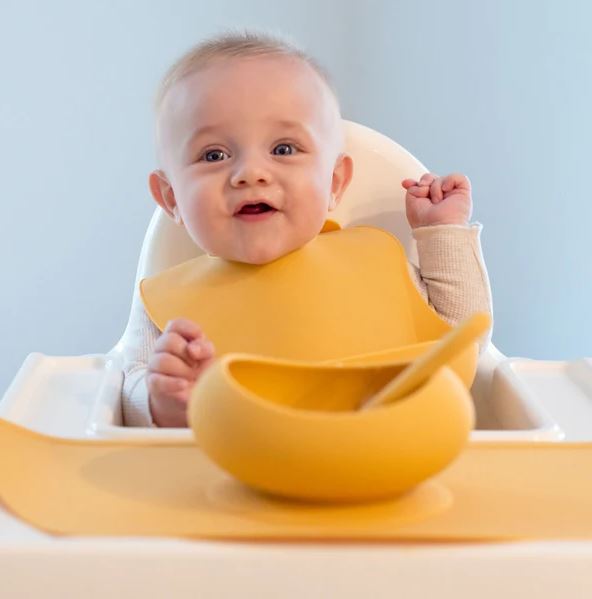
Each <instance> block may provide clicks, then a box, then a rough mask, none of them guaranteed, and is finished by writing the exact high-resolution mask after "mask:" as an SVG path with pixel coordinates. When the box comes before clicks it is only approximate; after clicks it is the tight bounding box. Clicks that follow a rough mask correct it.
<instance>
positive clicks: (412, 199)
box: [401, 173, 473, 229]
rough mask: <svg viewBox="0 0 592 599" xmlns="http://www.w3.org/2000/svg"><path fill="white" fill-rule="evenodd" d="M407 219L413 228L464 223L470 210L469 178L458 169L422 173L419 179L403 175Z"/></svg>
mask: <svg viewBox="0 0 592 599" xmlns="http://www.w3.org/2000/svg"><path fill="white" fill-rule="evenodd" d="M401 185H402V186H403V187H404V188H405V189H406V190H407V193H406V194H405V206H406V210H407V220H408V221H409V224H410V225H411V227H412V228H413V229H415V228H417V227H425V226H429V225H466V224H468V222H469V219H470V218H471V213H472V210H473V206H472V198H471V182H470V181H469V179H468V177H466V176H465V175H463V174H461V173H453V174H451V175H447V176H446V177H438V176H437V175H435V174H433V173H425V174H424V175H422V176H421V178H420V179H419V181H415V180H414V179H404V180H403V181H402V182H401Z"/></svg>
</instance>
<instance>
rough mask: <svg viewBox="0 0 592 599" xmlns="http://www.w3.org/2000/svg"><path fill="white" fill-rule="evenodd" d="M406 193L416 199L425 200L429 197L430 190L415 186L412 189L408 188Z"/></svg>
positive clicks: (425, 187)
mask: <svg viewBox="0 0 592 599" xmlns="http://www.w3.org/2000/svg"><path fill="white" fill-rule="evenodd" d="M407 193H408V194H409V195H412V196H413V197H416V198H427V197H429V195H430V188H429V187H427V186H426V185H422V186H421V187H418V186H417V185H415V186H413V187H410V188H409V189H408V190H407Z"/></svg>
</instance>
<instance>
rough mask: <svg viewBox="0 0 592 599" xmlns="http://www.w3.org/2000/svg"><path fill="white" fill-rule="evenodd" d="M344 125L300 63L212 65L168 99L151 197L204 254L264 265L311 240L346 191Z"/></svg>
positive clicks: (271, 60) (255, 60)
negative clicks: (183, 226) (173, 217)
mask: <svg viewBox="0 0 592 599" xmlns="http://www.w3.org/2000/svg"><path fill="white" fill-rule="evenodd" d="M341 127H342V124H341V119H340V117H339V111H338V108H337V104H336V102H335V100H334V98H333V97H332V95H331V93H330V92H329V90H328V89H327V88H326V86H325V84H324V83H323V82H322V80H321V79H320V77H319V76H318V75H317V74H316V73H315V71H314V70H313V69H312V68H311V67H309V66H308V65H307V64H306V63H304V62H302V61H299V60H296V59H293V58H287V57H275V56H274V57H269V56H267V57H249V58H237V59H223V60H219V61H217V62H216V63H214V64H213V65H210V66H209V67H207V68H206V69H204V70H201V71H198V72H196V73H193V74H191V75H189V76H188V77H186V78H185V79H183V80H181V81H180V82H178V83H177V84H175V85H174V86H173V88H172V89H171V90H170V91H169V93H168V94H167V96H166V98H165V100H164V104H163V108H162V111H161V115H160V118H159V121H158V125H157V143H158V145H159V149H160V154H161V159H162V166H163V170H162V171H156V172H155V173H153V174H152V175H151V179H150V185H151V189H152V193H153V195H154V196H155V199H156V200H157V201H158V202H159V204H161V206H163V208H165V210H167V212H169V214H171V215H173V216H176V217H177V219H178V220H179V219H180V220H182V222H183V223H184V225H185V227H186V228H187V231H188V233H189V235H190V236H191V237H192V239H193V240H194V241H195V242H196V243H197V245H199V246H200V247H201V248H202V249H203V250H205V251H206V252H208V253H209V254H212V255H215V256H220V257H222V258H225V259H228V260H235V261H240V262H247V263H252V264H263V263H266V262H270V261H272V260H275V259H276V258H279V257H280V256H283V255H285V254H287V253H289V252H291V251H293V250H295V249H297V248H299V247H301V246H303V245H304V244H306V243H307V242H308V241H310V240H311V239H313V238H314V237H315V236H316V235H317V234H318V233H319V231H320V230H321V228H322V226H323V223H324V221H325V219H326V217H327V213H328V211H330V210H332V209H333V208H334V207H335V206H336V205H337V203H338V202H339V200H340V198H341V195H342V194H343V192H344V191H345V188H346V187H347V184H348V183H349V180H350V178H351V172H352V164H351V159H350V158H349V157H348V156H345V155H344V154H342V130H341ZM159 198H160V199H159Z"/></svg>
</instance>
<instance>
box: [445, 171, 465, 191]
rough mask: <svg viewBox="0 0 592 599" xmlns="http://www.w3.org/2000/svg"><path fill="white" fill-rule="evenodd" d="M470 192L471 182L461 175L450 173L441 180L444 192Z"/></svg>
mask: <svg viewBox="0 0 592 599" xmlns="http://www.w3.org/2000/svg"><path fill="white" fill-rule="evenodd" d="M455 188H456V189H463V190H466V191H470V190H471V182H470V181H469V178H468V177H467V176H466V175H463V174H461V173H452V174H451V175H447V176H446V177H444V179H442V190H443V191H444V192H448V191H452V190H453V189H455Z"/></svg>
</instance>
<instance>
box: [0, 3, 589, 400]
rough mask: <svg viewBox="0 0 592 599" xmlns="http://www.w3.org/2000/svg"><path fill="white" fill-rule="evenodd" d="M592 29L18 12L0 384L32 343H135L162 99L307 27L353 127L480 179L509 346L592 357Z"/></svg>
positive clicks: (8, 116) (85, 6)
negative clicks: (154, 127)
mask: <svg viewBox="0 0 592 599" xmlns="http://www.w3.org/2000/svg"><path fill="white" fill-rule="evenodd" d="M319 4H320V8H319ZM591 19H592V9H591V8H589V7H588V5H587V4H586V3H585V2H583V1H582V2H576V1H575V0H569V1H563V2H560V1H559V0H556V1H555V2H535V1H534V0H533V1H525V0H523V1H522V2H513V1H510V0H504V1H501V0H498V1H497V2H489V3H484V2H470V1H469V0H464V1H461V0H453V1H451V0H448V1H446V2H441V1H439V0H429V1H428V0H424V1H415V0H413V1H412V0H405V1H398V2H388V1H368V0H367V1H366V2H364V3H362V2H359V3H357V5H356V6H354V7H347V6H346V5H345V3H343V2H341V1H325V2H318V1H317V2H315V1H303V0H299V2H297V3H296V2H277V0H276V1H263V0H261V1H257V2H255V1H251V2H242V1H239V0H236V1H229V0H227V1H218V2H205V1H202V2H196V1H195V0H194V1H189V0H188V1H181V0H169V1H167V2H141V1H136V2H133V1H131V0H130V1H127V2H126V1H119V2H115V1H113V2H102V3H98V2H94V3H90V2H89V3H78V2H74V1H72V2H67V1H65V0H54V1H53V2H51V3H45V2H41V1H38V2H16V1H15V2H6V1H5V2H3V4H2V20H1V21H0V72H1V74H2V79H1V81H2V84H1V85H2V93H1V94H0V161H1V165H2V171H1V172H2V194H3V197H2V216H1V217H0V233H1V234H0V261H1V265H2V293H1V294H0V314H1V315H2V316H3V335H2V340H1V341H0V347H1V358H2V361H1V362H0V391H1V390H3V389H4V388H5V386H6V385H7V384H8V382H9V381H10V379H11V378H12V376H13V375H14V373H15V372H16V370H17V368H18V366H19V365H20V363H21V362H22V360H23V359H24V357H25V356H26V354H27V353H29V352H31V351H42V352H45V353H48V354H56V355H57V354H73V355H74V354H80V353H88V352H96V351H104V350H106V349H109V348H110V347H111V346H112V345H113V344H114V343H115V342H116V341H117V339H118V338H119V335H120V333H121V332H122V330H123V327H124V325H125V322H126V320H127V315H128V309H129V300H130V297H131V292H132V284H133V278H134V273H135V267H136V262H137V258H138V252H139V248H140V244H141V240H142V237H143V233H144V231H145V228H146V225H147V222H148V220H149V217H150V215H151V213H152V210H153V204H152V200H151V199H150V197H149V194H148V191H147V186H146V179H147V174H148V172H149V171H150V170H151V168H152V167H153V151H152V138H151V112H150V110H151V108H150V105H151V100H152V94H153V90H154V88H155V86H156V84H157V81H158V80H159V77H160V76H161V74H162V73H163V71H164V70H165V68H166V67H167V66H168V64H169V63H170V62H171V61H172V60H173V59H174V58H176V57H177V56H178V55H179V54H180V53H181V52H182V51H184V50H185V49H186V48H187V47H189V46H190V45H192V44H193V43H194V42H195V41H197V40H198V39H200V38H201V37H203V36H205V35H209V34H211V33H214V32H216V31H218V30H220V29H221V28H224V27H229V26H252V27H259V28H271V29H272V30H275V31H280V32H285V33H289V34H291V35H292V36H293V37H294V38H295V39H296V40H297V41H299V42H300V43H301V44H302V45H304V46H305V47H306V48H308V49H309V50H310V51H311V52H312V53H313V54H314V55H316V56H317V57H318V58H319V59H320V60H321V62H323V63H324V64H325V65H326V66H327V67H328V68H329V70H330V71H332V72H333V74H334V78H335V80H336V83H337V87H338V89H339V91H340V94H341V97H342V102H343V106H344V116H345V117H346V118H350V119H353V120H356V121H359V122H362V123H365V124H368V125H370V126H372V127H374V128H376V129H379V130H381V131H383V132H385V133H387V134H388V135H390V136H392V137H394V138H395V139H397V140H398V141H399V142H400V143H402V144H403V145H404V146H406V147H407V148H408V149H409V150H410V151H412V152H413V153H414V154H415V155H416V156H417V157H418V158H419V159H420V160H422V162H424V164H426V165H428V166H429V167H430V168H431V169H432V170H434V171H436V172H438V173H447V172H450V171H454V170H461V171H463V172H465V173H467V174H468V175H469V177H470V178H471V180H472V182H473V187H474V202H475V213H474V216H475V218H476V219H477V220H479V221H481V222H482V223H483V224H484V226H485V229H484V233H483V247H484V252H485V257H486V261H487V265H488V268H489V272H490V276H491V282H492V287H493V293H494V303H495V316H496V328H495V333H494V342H495V343H496V344H497V345H498V347H499V348H500V349H501V350H502V351H503V352H504V353H506V354H508V355H525V356H530V357H537V358H551V359H562V358H569V357H577V356H583V355H592V343H591V338H592V321H591V317H590V313H589V310H588V305H589V304H590V298H591V296H592V293H591V291H592V276H591V273H592V267H591V266H590V251H589V246H590V242H589V237H590V233H589V229H590V226H591V223H592V204H591V200H590V196H591V193H592V190H591V189H590V187H591V185H590V184H589V182H588V178H589V177H588V173H589V168H588V156H589V154H590V141H589V140H590V134H591V133H592V126H591V122H592V120H591V117H590V107H591V106H592V58H591V57H592V41H591V39H592V38H591V36H590V34H589V31H588V26H589V23H590V21H591Z"/></svg>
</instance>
